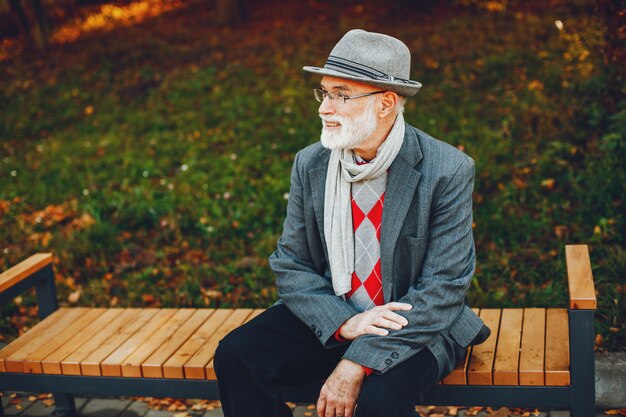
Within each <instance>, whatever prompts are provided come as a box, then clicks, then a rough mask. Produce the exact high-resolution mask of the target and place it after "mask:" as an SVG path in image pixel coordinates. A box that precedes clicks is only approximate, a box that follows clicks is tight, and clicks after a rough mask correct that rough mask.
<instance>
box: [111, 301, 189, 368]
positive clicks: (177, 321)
mask: <svg viewBox="0 0 626 417" xmlns="http://www.w3.org/2000/svg"><path fill="white" fill-rule="evenodd" d="M195 311H196V310H195V309H190V308H184V309H180V310H176V311H175V312H174V314H173V315H172V316H171V317H170V318H169V320H167V322H165V323H164V324H163V326H159V328H158V329H157V331H155V332H153V333H152V334H151V335H150V337H148V338H146V339H145V340H144V342H143V343H142V344H141V346H139V347H138V348H137V349H135V351H134V352H133V353H131V354H130V355H129V356H127V357H126V359H124V361H123V362H122V364H121V369H122V376H125V377H133V378H140V377H141V376H142V375H141V364H142V363H143V362H144V361H145V360H146V359H147V358H148V357H150V355H152V353H153V352H154V351H156V350H157V349H159V347H160V346H161V345H162V344H163V343H166V342H167V341H168V340H169V338H170V337H171V336H172V335H173V334H174V333H176V332H177V331H178V329H179V328H180V327H181V326H182V325H183V324H185V322H187V320H189V318H190V317H191V316H192V315H193V313H195Z"/></svg>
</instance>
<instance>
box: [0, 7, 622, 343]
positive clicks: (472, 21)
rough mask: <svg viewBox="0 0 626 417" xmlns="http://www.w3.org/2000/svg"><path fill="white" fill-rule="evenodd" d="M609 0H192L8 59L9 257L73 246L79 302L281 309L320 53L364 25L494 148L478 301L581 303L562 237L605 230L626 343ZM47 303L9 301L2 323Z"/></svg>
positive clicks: (603, 252)
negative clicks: (492, 5)
mask: <svg viewBox="0 0 626 417" xmlns="http://www.w3.org/2000/svg"><path fill="white" fill-rule="evenodd" d="M591 4H592V3H589V4H587V3H582V2H579V3H577V4H575V5H570V4H567V3H563V4H560V5H555V6H553V7H552V8H548V7H547V6H542V5H541V3H539V2H537V3H536V4H535V3H534V2H533V3H524V4H519V5H517V4H515V3H511V4H510V5H509V8H508V9H506V10H505V11H503V12H497V13H490V12H486V11H484V10H481V11H472V9H471V8H464V7H461V6H458V5H457V6H455V9H454V13H452V12H450V11H448V10H443V9H442V10H437V9H436V10H434V11H433V12H431V13H430V14H428V13H421V12H420V11H419V10H415V11H407V13H406V14H402V15H401V16H399V17H398V16H396V17H395V18H391V17H386V16H384V15H383V16H380V13H377V9H376V6H375V5H374V3H371V2H364V6H363V7H364V10H363V12H358V11H357V9H356V8H355V7H353V6H345V7H343V8H342V7H340V6H335V7H334V8H333V9H332V10H331V11H332V13H324V12H319V11H316V12H315V13H313V12H312V11H311V10H308V9H307V7H308V6H306V5H300V6H295V5H289V6H287V5H285V6H276V7H278V9H276V8H272V13H270V10H269V9H270V7H269V6H267V7H266V6H259V7H260V8H259V9H254V8H253V9H252V10H251V13H252V18H251V19H250V22H249V23H248V24H246V25H245V26H244V27H241V28H238V29H235V30H229V29H217V28H214V27H211V26H209V25H207V23H206V22H207V21H210V19H211V15H210V11H206V10H204V9H203V8H202V7H200V6H199V3H198V2H189V3H188V4H187V5H186V6H185V7H184V8H182V9H180V10H178V11H175V12H172V13H170V14H167V15H164V16H161V17H159V18H156V19H154V20H153V21H148V22H146V23H143V24H141V25H138V26H134V27H132V26H131V27H128V28H119V29H117V30H116V31H114V32H110V33H93V34H90V35H88V36H86V37H85V38H84V39H80V40H78V41H77V42H76V43H74V44H71V45H69V46H65V47H55V48H53V50H52V51H51V52H50V53H49V54H48V55H47V56H44V57H36V56H33V54H30V53H27V52H26V53H23V54H22V55H20V56H19V57H18V58H13V59H11V60H10V61H8V62H4V63H1V64H0V94H1V97H0V99H1V100H0V101H1V102H0V114H1V118H2V121H1V123H0V156H1V158H0V266H3V267H7V266H9V265H12V264H15V263H16V262H18V261H19V260H21V259H23V258H24V257H26V256H28V255H29V254H31V253H33V252H35V251H53V252H54V254H55V256H56V257H57V263H56V272H57V279H58V286H59V291H60V297H61V300H62V301H64V300H67V298H68V296H69V294H70V293H72V292H74V291H80V294H81V296H80V298H79V299H78V302H77V304H79V305H99V306H106V305H110V304H113V305H128V306H143V305H161V306H212V307H214V306H267V305H269V304H271V303H272V302H273V301H274V300H275V299H276V290H275V288H274V286H273V276H272V273H271V271H270V270H269V267H268V263H267V256H268V255H269V254H270V253H271V252H272V251H273V249H274V247H275V245H276V241H277V239H278V237H279V235H280V232H281V228H282V221H283V218H284V214H285V207H286V197H287V193H288V191H289V171H290V168H291V163H292V161H293V156H294V154H295V152H296V151H297V150H298V149H300V148H302V147H304V146H305V145H307V144H309V143H312V142H314V141H316V140H317V138H318V136H319V128H320V123H319V121H318V118H317V113H316V111H317V103H315V102H314V101H313V99H312V94H311V91H310V90H311V88H312V87H314V86H315V85H316V82H317V80H316V79H315V78H314V77H309V76H306V75H305V74H304V73H303V72H302V71H301V70H300V68H301V67H302V65H309V64H316V65H319V64H322V63H323V60H324V57H325V56H326V55H327V54H328V51H329V48H330V47H331V46H332V45H333V44H334V42H336V40H337V39H338V37H339V36H340V35H341V34H342V33H343V32H344V31H345V29H348V28H352V27H355V26H360V27H363V28H366V29H369V30H374V31H380V32H385V33H389V34H392V35H395V36H397V37H399V38H401V39H403V40H405V41H406V43H407V44H408V46H409V47H410V49H411V51H412V53H413V71H412V75H413V78H414V79H418V80H419V81H421V82H422V83H423V84H424V88H423V89H422V91H420V93H419V94H418V95H417V96H416V97H415V98H412V99H409V101H408V103H407V107H406V119H407V121H408V122H410V123H412V124H413V125H415V126H417V127H419V128H421V129H422V130H425V131H426V132H428V133H430V134H432V135H434V136H436V137H439V138H441V139H443V140H445V141H446V142H449V143H451V144H453V145H455V146H459V147H463V149H465V151H466V152H467V153H468V154H469V155H470V156H472V157H473V158H474V159H475V160H476V163H477V182H476V190H475V211H474V216H475V223H476V225H475V226H476V227H475V238H476V244H477V250H478V261H477V273H476V277H475V278H474V281H473V285H472V288H471V291H470V299H471V301H472V302H473V303H475V304H476V305H481V306H520V305H532V306H564V305H565V301H566V286H565V261H564V250H563V248H564V245H565V244H568V243H589V244H590V245H591V249H592V262H593V265H594V272H595V278H596V283H597V293H598V297H599V308H598V314H597V320H596V326H597V332H598V333H600V334H602V335H603V338H604V342H603V344H602V345H601V347H603V348H607V349H611V350H621V349H623V347H624V346H625V344H624V342H625V341H626V331H625V329H624V324H623V319H624V316H625V311H624V302H623V298H624V295H623V292H624V288H625V282H624V277H626V250H625V249H624V237H625V235H626V233H624V232H625V227H624V224H625V223H624V214H623V213H624V212H626V210H625V208H624V184H625V183H626V174H625V172H624V169H623V166H624V165H625V161H626V145H625V144H624V140H623V138H624V136H625V135H626V126H625V124H626V123H625V122H626V117H625V116H624V114H625V113H624V103H623V102H620V101H618V99H617V97H615V96H614V93H613V91H614V87H612V86H611V81H612V80H615V77H614V76H612V75H611V71H613V70H614V69H611V68H605V67H604V65H603V61H602V56H601V51H602V47H603V37H602V34H603V30H604V28H603V26H602V21H601V20H600V18H596V17H593V15H592V14H589V13H588V10H587V9H589V8H590V7H591V8H592V6H591ZM337 13H339V15H340V16H341V17H340V18H339V17H338V14H337ZM293 14H297V15H298V16H303V17H302V19H292V18H290V17H289V16H290V15H293ZM276 16H279V17H276ZM557 18H558V19H560V20H562V21H563V22H564V24H565V29H564V30H563V31H559V30H558V29H557V28H556V27H555V24H554V21H555V20H556V19H557ZM165 27H166V28H167V30H164V28H165ZM312 28H315V30H313V29H312ZM39 61H41V62H39ZM33 302H34V300H33V297H32V296H26V297H25V298H24V299H23V300H22V301H21V306H18V305H16V304H13V303H12V304H9V305H7V306H5V307H3V310H2V319H1V320H0V328H1V329H2V333H3V334H5V333H9V334H14V333H15V330H14V329H15V327H19V326H20V324H19V323H18V321H19V319H18V318H16V317H18V316H19V315H20V314H18V312H19V309H20V307H25V306H26V307H28V306H30V305H32V304H33ZM64 302H65V303H69V302H68V301H64ZM27 313H28V308H22V311H21V314H22V315H24V314H27Z"/></svg>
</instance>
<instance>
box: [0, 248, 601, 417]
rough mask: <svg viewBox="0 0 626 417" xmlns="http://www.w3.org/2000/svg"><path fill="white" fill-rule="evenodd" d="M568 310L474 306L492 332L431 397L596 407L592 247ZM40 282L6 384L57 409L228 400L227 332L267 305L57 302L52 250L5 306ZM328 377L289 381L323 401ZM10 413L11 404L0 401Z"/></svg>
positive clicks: (25, 269)
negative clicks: (218, 361)
mask: <svg viewBox="0 0 626 417" xmlns="http://www.w3.org/2000/svg"><path fill="white" fill-rule="evenodd" d="M566 260H567V279H568V289H569V305H568V308H511V309H506V308H505V309H497V308H481V309H475V311H476V312H477V313H478V314H479V315H480V317H481V318H482V319H483V321H484V322H485V323H486V324H487V325H488V326H489V327H490V328H491V330H492V333H491V336H490V337H489V338H488V339H487V340H486V341H485V342H484V343H482V344H480V345H477V346H473V347H471V348H468V350H467V352H466V355H465V358H463V360H461V361H460V362H459V365H458V366H457V368H456V369H455V370H454V371H453V372H452V373H451V374H450V375H448V376H447V377H446V378H444V380H443V381H441V383H440V384H438V385H436V386H435V387H433V388H432V389H431V391H429V392H428V393H427V394H425V395H424V397H423V404H428V405H459V406H491V407H501V406H506V407H527V408H545V409H549V408H557V409H563V408H566V409H570V410H571V415H572V417H583V416H588V415H593V413H594V409H595V381H594V355H593V342H594V327H593V324H594V323H593V313H594V310H595V308H596V299H595V290H594V284H593V277H592V275H591V264H590V261H589V253H588V249H587V246H585V245H569V246H566ZM32 287H35V289H36V295H37V302H38V305H39V314H40V317H41V319H42V320H41V321H40V322H39V323H38V324H37V325H36V326H34V327H33V328H32V329H31V330H29V331H28V332H26V333H25V334H23V335H22V336H20V337H19V338H17V339H16V340H14V341H13V342H11V343H10V344H9V345H7V346H5V347H4V348H3V349H2V350H0V391H1V390H18V391H31V392H52V393H53V394H54V398H55V403H56V410H55V415H56V416H57V417H58V416H67V417H71V416H74V415H75V414H76V413H75V408H74V401H73V395H74V394H86V395H107V396H152V397H174V398H203V399H219V392H218V390H217V384H216V380H215V378H216V377H215V372H214V370H213V356H214V354H215V350H216V348H217V344H218V342H219V340H220V339H221V338H222V337H223V336H224V335H226V334H227V333H228V332H230V331H231V330H232V329H234V328H236V327H238V326H240V325H241V324H242V323H245V322H246V321H248V320H251V319H252V318H253V317H255V316H256V315H257V314H259V313H261V312H262V311H263V310H262V309H254V310H253V309H243V308H242V309H167V308H166V309H157V308H145V309H140V308H84V307H78V308H60V309H59V308H58V303H57V299H56V289H55V286H54V274H53V270H52V255H51V254H37V255H34V256H32V257H30V258H28V259H26V260H25V261H23V262H21V263H19V264H18V265H16V266H14V267H12V268H10V269H9V270H7V271H5V272H3V273H1V274H0V304H2V303H4V302H6V301H8V300H10V299H12V298H14V297H16V296H17V295H19V294H21V293H22V292H24V291H26V290H28V289H29V288H32ZM320 387H321V383H319V382H317V383H314V384H309V385H306V386H305V385H303V386H290V387H280V388H281V392H282V397H283V398H284V399H285V400H288V401H294V402H315V401H316V399H317V396H318V394H319V389H320ZM0 417H3V409H2V408H1V407H0Z"/></svg>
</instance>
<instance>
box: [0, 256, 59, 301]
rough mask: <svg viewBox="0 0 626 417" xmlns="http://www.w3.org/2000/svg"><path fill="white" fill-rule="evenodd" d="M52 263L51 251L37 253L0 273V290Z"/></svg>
mask: <svg viewBox="0 0 626 417" xmlns="http://www.w3.org/2000/svg"><path fill="white" fill-rule="evenodd" d="M50 263H52V254H51V253H36V254H34V255H32V256H30V257H29V258H26V259H24V260H23V261H22V262H20V263H18V264H17V265H14V266H13V267H11V268H9V269H7V270H6V271H4V272H2V273H1V274H0V292H3V291H4V290H6V289H8V288H11V287H12V286H13V285H15V284H17V283H18V282H20V281H21V280H23V279H24V278H26V277H28V276H29V275H32V274H33V273H35V272H37V271H38V270H40V269H41V268H43V267H44V266H46V265H48V264H50Z"/></svg>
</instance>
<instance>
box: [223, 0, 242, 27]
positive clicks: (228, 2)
mask: <svg viewBox="0 0 626 417" xmlns="http://www.w3.org/2000/svg"><path fill="white" fill-rule="evenodd" d="M245 19H246V9H245V4H244V0H217V24H218V25H220V26H234V25H236V24H239V23H242V22H243V21H244V20H245Z"/></svg>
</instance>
